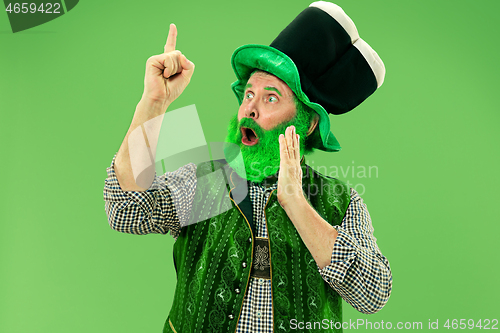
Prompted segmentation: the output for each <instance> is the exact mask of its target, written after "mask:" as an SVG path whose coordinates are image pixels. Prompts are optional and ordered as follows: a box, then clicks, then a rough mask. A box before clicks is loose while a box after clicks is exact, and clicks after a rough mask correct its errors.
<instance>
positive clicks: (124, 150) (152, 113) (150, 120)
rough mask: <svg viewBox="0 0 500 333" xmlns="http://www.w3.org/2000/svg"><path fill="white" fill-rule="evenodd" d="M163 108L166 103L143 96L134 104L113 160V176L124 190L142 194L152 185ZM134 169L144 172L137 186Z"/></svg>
mask: <svg viewBox="0 0 500 333" xmlns="http://www.w3.org/2000/svg"><path fill="white" fill-rule="evenodd" d="M167 107H168V104H167V103H166V102H160V101H153V100H151V99H148V98H145V97H143V98H142V99H141V101H140V102H139V103H138V104H137V107H136V110H135V113H134V117H133V119H132V123H131V125H130V128H129V130H128V131H127V134H126V135H125V138H124V140H123V142H122V145H121V146H120V149H119V151H118V154H117V155H116V160H115V173H116V177H117V179H118V182H119V183H120V187H121V188H122V189H123V190H124V191H145V190H147V189H148V188H149V186H150V185H151V183H152V182H153V179H154V175H155V169H154V158H155V155H156V146H157V143H158V136H159V132H160V128H161V124H162V120H163V115H164V114H165V111H166V110H167ZM131 155H132V156H133V160H132V159H131ZM134 168H135V169H136V175H135V176H134ZM137 170H144V171H143V172H142V173H141V177H140V181H139V184H138V183H137V173H138V171H137Z"/></svg>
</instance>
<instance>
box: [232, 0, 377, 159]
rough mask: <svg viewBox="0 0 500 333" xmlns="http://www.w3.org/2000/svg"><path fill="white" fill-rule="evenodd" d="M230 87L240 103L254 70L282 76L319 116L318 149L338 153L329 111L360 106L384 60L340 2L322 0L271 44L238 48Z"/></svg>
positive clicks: (374, 86)
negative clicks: (234, 80) (359, 32)
mask: <svg viewBox="0 0 500 333" xmlns="http://www.w3.org/2000/svg"><path fill="white" fill-rule="evenodd" d="M231 64H232V66H233V70H234V72H235V74H236V77H237V81H236V82H234V83H233V84H232V85H231V88H232V89H233V91H234V93H235V94H236V96H237V98H238V101H239V103H240V104H241V102H242V97H243V92H244V89H245V85H246V82H247V81H248V79H249V77H250V75H251V73H252V72H253V71H254V70H255V69H260V70H263V71H266V72H269V73H271V74H273V75H275V76H277V77H278V78H280V79H281V80H283V81H284V82H285V83H286V84H287V85H288V86H289V87H290V89H291V90H292V91H293V92H294V93H295V95H296V96H297V98H298V99H299V100H300V101H302V103H304V104H305V105H307V106H308V107H310V108H312V109H313V110H314V111H315V112H316V113H318V115H319V117H320V118H319V123H318V127H317V130H318V131H319V135H318V140H316V142H315V144H314V148H317V149H321V150H324V151H329V152H330V151H339V150H340V149H341V147H340V145H339V142H338V141H337V139H336V138H335V136H334V135H333V133H332V132H331V130H330V118H329V116H328V114H335V115H338V114H343V113H346V112H348V111H350V110H352V109H354V108H355V107H356V106H358V105H359V104H360V103H361V102H363V101H364V100H365V99H366V98H367V97H368V96H370V95H371V94H372V93H373V92H375V90H377V88H378V87H380V86H381V85H382V83H383V81H384V76H385V67H384V63H383V62H382V60H381V59H380V57H379V56H378V55H377V53H376V52H375V51H374V50H373V49H372V48H371V47H370V46H369V45H368V44H367V43H366V42H365V41H364V40H362V39H361V38H360V37H359V34H358V31H357V29H356V26H355V25H354V22H353V21H352V20H351V19H350V18H349V16H347V15H346V14H345V12H344V11H343V10H342V8H340V7H339V6H337V5H335V4H333V3H330V2H324V1H318V2H314V3H312V4H311V5H310V6H309V7H308V8H306V9H305V10H303V11H302V12H301V13H300V14H299V15H298V16H297V17H296V18H295V19H294V20H293V21H292V22H291V23H290V24H289V25H288V26H287V27H286V28H285V29H284V30H283V31H282V32H281V33H280V34H279V35H278V37H276V39H275V40H274V41H273V42H272V43H271V45H270V46H266V45H256V44H249V45H243V46H241V47H239V48H238V49H236V51H234V53H233V55H232V57H231Z"/></svg>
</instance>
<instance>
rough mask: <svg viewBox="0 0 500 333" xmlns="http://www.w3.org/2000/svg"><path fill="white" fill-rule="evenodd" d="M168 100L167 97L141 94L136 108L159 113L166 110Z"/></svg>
mask: <svg viewBox="0 0 500 333" xmlns="http://www.w3.org/2000/svg"><path fill="white" fill-rule="evenodd" d="M169 105H170V102H169V101H168V100H167V99H159V98H151V97H148V96H147V95H145V94H143V95H142V97H141V100H140V101H139V104H137V109H141V110H148V112H149V113H153V114H155V115H160V114H163V113H165V111H167V108H168V107H169Z"/></svg>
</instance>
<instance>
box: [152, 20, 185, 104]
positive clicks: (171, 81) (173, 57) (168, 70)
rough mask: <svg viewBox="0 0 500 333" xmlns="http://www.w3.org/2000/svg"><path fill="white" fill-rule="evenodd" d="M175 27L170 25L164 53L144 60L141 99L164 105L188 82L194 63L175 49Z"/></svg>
mask: <svg viewBox="0 0 500 333" xmlns="http://www.w3.org/2000/svg"><path fill="white" fill-rule="evenodd" d="M176 42H177V27H176V26H175V24H171V25H170V29H169V32H168V37H167V42H166V43H165V47H164V53H162V54H159V55H155V56H152V57H150V58H149V59H148V61H147V62H146V75H145V78H144V93H143V99H146V100H148V101H150V102H159V103H162V104H165V105H168V104H170V103H172V102H173V101H174V100H175V99H176V98H177V97H179V96H180V94H181V93H182V92H183V91H184V88H186V86H187V85H188V84H189V81H190V80H191V76H192V75H193V71H194V64H193V63H192V62H191V61H189V60H188V59H187V58H186V56H184V55H183V54H182V53H181V52H180V51H178V50H175V44H176Z"/></svg>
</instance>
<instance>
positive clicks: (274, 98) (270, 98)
mask: <svg viewBox="0 0 500 333" xmlns="http://www.w3.org/2000/svg"><path fill="white" fill-rule="evenodd" d="M277 101H278V99H277V98H276V97H275V96H269V102H271V103H274V102H277Z"/></svg>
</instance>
